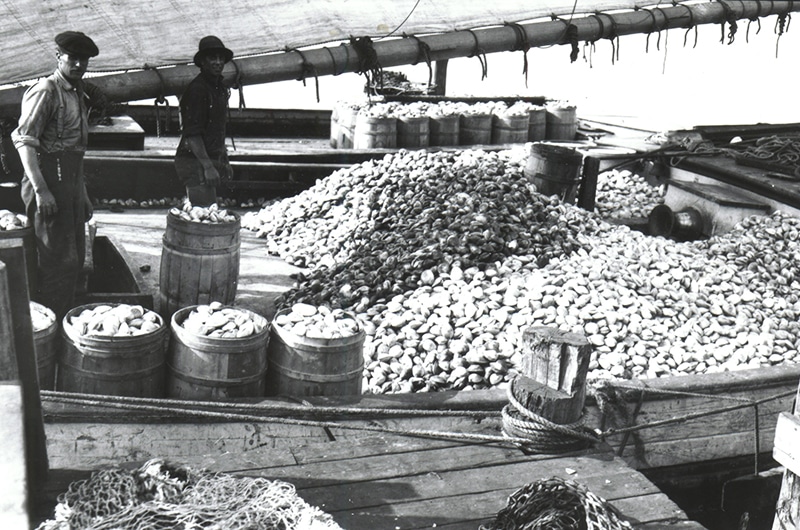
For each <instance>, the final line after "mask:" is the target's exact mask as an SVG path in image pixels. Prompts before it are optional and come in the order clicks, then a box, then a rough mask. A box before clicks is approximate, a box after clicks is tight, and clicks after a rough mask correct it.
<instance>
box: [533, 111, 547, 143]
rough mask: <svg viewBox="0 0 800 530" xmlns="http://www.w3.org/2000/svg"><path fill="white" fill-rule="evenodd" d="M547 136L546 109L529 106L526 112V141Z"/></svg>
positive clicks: (537, 140) (537, 139) (534, 140)
mask: <svg viewBox="0 0 800 530" xmlns="http://www.w3.org/2000/svg"><path fill="white" fill-rule="evenodd" d="M546 137H547V109H545V108H544V107H534V108H531V110H530V112H529V113H528V141H529V142H539V141H541V140H544V139H545V138H546Z"/></svg>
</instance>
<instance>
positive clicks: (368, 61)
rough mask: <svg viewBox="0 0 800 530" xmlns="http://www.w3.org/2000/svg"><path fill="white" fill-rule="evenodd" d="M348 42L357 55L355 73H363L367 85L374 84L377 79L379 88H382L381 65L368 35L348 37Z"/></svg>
mask: <svg viewBox="0 0 800 530" xmlns="http://www.w3.org/2000/svg"><path fill="white" fill-rule="evenodd" d="M350 44H351V45H352V47H353V49H354V50H355V51H356V55H358V70H357V73H359V74H363V75H364V77H365V78H366V80H367V86H373V87H374V86H375V82H376V80H377V81H379V83H380V84H379V85H378V86H379V88H381V89H382V88H383V67H382V66H381V63H380V61H379V60H378V52H376V51H375V47H374V46H373V45H372V39H370V38H369V37H359V38H355V37H350Z"/></svg>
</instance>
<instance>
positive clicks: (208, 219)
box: [169, 201, 236, 224]
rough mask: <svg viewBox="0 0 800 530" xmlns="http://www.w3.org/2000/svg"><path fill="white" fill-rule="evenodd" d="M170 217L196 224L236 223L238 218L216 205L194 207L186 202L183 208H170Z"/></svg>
mask: <svg viewBox="0 0 800 530" xmlns="http://www.w3.org/2000/svg"><path fill="white" fill-rule="evenodd" d="M169 214H170V215H174V216H176V217H180V218H181V219H183V220H184V221H189V222H194V223H206V224H211V223H234V222H236V216H235V215H233V214H232V213H230V212H228V210H225V209H220V207H219V206H217V205H216V204H212V205H211V206H192V203H190V202H188V201H187V202H186V203H185V204H184V205H183V207H182V208H170V210H169Z"/></svg>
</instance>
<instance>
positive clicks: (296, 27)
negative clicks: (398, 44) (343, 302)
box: [0, 0, 659, 85]
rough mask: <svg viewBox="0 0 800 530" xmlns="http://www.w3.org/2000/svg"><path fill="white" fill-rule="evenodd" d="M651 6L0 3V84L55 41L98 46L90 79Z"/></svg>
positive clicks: (174, 0) (555, 2)
mask: <svg viewBox="0 0 800 530" xmlns="http://www.w3.org/2000/svg"><path fill="white" fill-rule="evenodd" d="M657 4H659V2H658V1H656V0H636V1H634V0H629V1H611V0H606V1H603V0H594V1H583V0H577V1H576V0H537V1H520V0H495V1H492V2H479V1H471V0H467V1H463V0H462V1H450V0H391V1H390V0H378V1H375V0H235V1H231V2H220V1H218V0H85V1H81V2H74V1H69V0H13V1H8V0H5V1H3V2H0V38H1V39H2V42H3V47H2V48H0V64H2V65H3V68H2V69H0V85H5V84H8V83H15V82H20V81H26V80H30V79H34V78H37V77H41V76H43V75H47V74H49V73H50V72H51V71H52V69H53V66H54V64H55V58H54V44H53V37H54V36H55V35H56V34H57V33H59V32H61V31H65V30H77V31H83V32H84V33H86V34H87V35H89V36H91V37H92V39H94V41H95V42H96V43H97V44H98V47H99V48H100V55H99V56H98V57H96V58H94V59H93V60H92V62H91V65H90V67H91V68H90V70H91V71H94V72H111V71H120V70H121V71H126V70H132V69H141V68H144V67H145V66H150V67H160V66H166V65H177V64H186V63H190V62H191V59H192V56H193V55H194V53H195V52H196V51H197V43H198V41H199V40H200V38H201V37H203V36H205V35H217V36H218V37H220V38H221V39H222V40H223V41H224V42H225V45H226V46H228V47H229V48H231V49H232V50H234V52H235V54H236V56H237V57H243V56H247V55H253V54H263V53H269V52H277V51H283V50H285V49H287V48H289V49H291V48H303V47H307V46H314V45H320V44H325V43H330V42H335V41H341V40H348V39H349V38H350V37H351V36H355V37H361V36H370V37H371V38H373V39H378V38H381V37H385V36H388V35H392V36H402V35H403V34H407V35H422V34H430V33H443V32H449V31H454V30H464V29H472V28H478V27H485V26H491V25H503V24H505V23H510V22H522V21H529V20H534V19H537V18H541V17H550V16H551V15H556V16H562V17H565V18H568V17H570V15H572V14H573V13H574V14H576V15H578V14H581V13H594V12H597V11H604V12H605V11H609V10H615V9H633V8H634V7H644V6H648V5H657Z"/></svg>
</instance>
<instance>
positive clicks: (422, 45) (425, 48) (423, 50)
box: [403, 33, 433, 89]
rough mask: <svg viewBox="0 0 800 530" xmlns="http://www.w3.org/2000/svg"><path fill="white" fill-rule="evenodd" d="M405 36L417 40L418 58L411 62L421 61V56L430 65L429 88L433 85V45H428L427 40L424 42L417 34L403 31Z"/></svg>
mask: <svg viewBox="0 0 800 530" xmlns="http://www.w3.org/2000/svg"><path fill="white" fill-rule="evenodd" d="M403 38H405V39H414V40H415V41H417V58H416V59H414V62H413V63H411V65H412V66H414V65H416V64H417V63H419V60H420V58H422V59H424V60H425V64H427V65H428V88H429V89H430V87H431V82H433V67H432V66H431V47H430V46H429V45H428V43H427V42H423V41H422V39H420V38H419V37H417V36H415V35H406V34H405V33H403Z"/></svg>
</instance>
